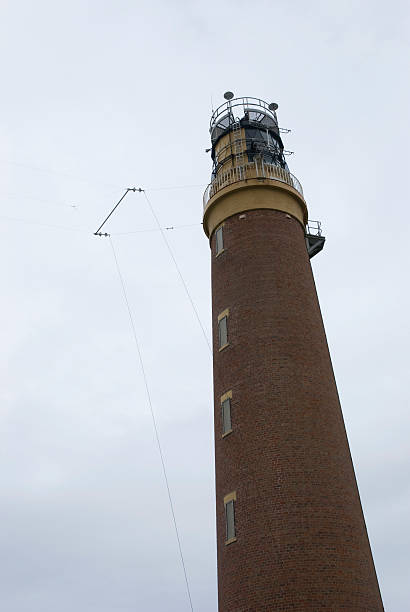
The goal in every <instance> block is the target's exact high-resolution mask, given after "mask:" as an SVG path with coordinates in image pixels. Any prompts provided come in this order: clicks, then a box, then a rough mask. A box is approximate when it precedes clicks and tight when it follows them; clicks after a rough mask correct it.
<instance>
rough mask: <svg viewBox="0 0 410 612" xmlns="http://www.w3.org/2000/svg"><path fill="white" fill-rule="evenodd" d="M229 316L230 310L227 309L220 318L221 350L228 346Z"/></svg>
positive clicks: (219, 340)
mask: <svg viewBox="0 0 410 612" xmlns="http://www.w3.org/2000/svg"><path fill="white" fill-rule="evenodd" d="M228 316H229V309H228V308H227V309H226V310H224V311H223V312H221V314H220V315H219V316H218V342H219V350H221V349H223V348H224V347H225V346H227V345H228Z"/></svg>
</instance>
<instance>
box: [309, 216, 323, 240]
mask: <svg viewBox="0 0 410 612" xmlns="http://www.w3.org/2000/svg"><path fill="white" fill-rule="evenodd" d="M306 234H309V235H311V236H321V235H322V224H321V222H320V221H313V220H312V219H309V220H308V222H307V225H306Z"/></svg>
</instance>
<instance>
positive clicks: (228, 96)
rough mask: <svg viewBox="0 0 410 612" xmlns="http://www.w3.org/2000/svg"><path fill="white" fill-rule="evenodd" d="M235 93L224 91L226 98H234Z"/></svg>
mask: <svg viewBox="0 0 410 612" xmlns="http://www.w3.org/2000/svg"><path fill="white" fill-rule="evenodd" d="M233 96H234V94H233V93H232V91H225V93H224V98H225V100H232V98H233Z"/></svg>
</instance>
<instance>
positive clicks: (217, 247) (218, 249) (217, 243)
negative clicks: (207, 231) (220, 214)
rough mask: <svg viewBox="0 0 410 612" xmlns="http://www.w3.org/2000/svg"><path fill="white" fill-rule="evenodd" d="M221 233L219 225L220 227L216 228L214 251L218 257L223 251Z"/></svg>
mask: <svg viewBox="0 0 410 612" xmlns="http://www.w3.org/2000/svg"><path fill="white" fill-rule="evenodd" d="M222 231H223V230H222V225H221V227H218V229H217V230H216V232H215V251H216V255H219V254H220V253H222V251H223V250H224V237H223V233H222Z"/></svg>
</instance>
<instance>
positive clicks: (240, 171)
mask: <svg viewBox="0 0 410 612" xmlns="http://www.w3.org/2000/svg"><path fill="white" fill-rule="evenodd" d="M248 179H268V180H273V181H280V182H281V183H286V184H287V185H289V186H290V187H293V188H294V189H296V191H297V192H298V193H300V195H301V196H302V197H303V189H302V185H301V184H300V183H299V181H298V179H297V178H296V176H293V174H291V173H290V172H288V171H287V170H284V169H283V168H281V167H280V166H275V165H274V164H267V163H266V162H264V161H263V160H259V161H258V160H255V161H254V162H248V163H247V164H244V165H243V166H234V167H233V168H229V169H227V170H223V171H219V172H218V174H217V176H216V177H215V178H214V180H213V181H212V182H211V183H210V184H209V185H208V187H207V188H206V189H205V193H204V209H205V208H206V206H207V204H208V202H209V200H210V199H211V198H212V197H213V196H214V195H215V194H216V193H218V191H220V190H221V189H223V188H224V187H228V185H233V184H234V183H238V182H239V181H246V180H248Z"/></svg>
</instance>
